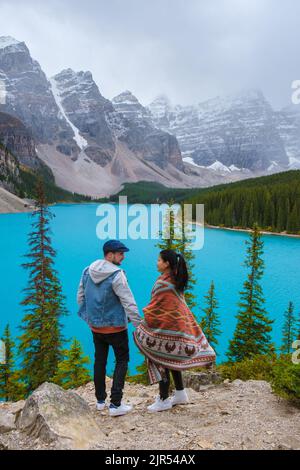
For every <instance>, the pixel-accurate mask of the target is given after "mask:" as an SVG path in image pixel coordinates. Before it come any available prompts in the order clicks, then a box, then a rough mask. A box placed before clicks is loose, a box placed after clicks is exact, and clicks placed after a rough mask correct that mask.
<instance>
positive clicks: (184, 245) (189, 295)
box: [176, 204, 197, 310]
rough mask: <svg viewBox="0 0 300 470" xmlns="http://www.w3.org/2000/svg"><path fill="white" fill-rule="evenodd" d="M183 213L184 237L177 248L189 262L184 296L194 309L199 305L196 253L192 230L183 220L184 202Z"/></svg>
mask: <svg viewBox="0 0 300 470" xmlns="http://www.w3.org/2000/svg"><path fill="white" fill-rule="evenodd" d="M181 214H182V238H181V240H178V241H177V246H176V250H177V252H179V253H181V255H182V256H183V257H184V259H185V261H186V264H187V270H188V275H189V282H188V286H187V289H186V290H185V292H184V297H185V300H186V303H187V304H188V306H189V308H190V309H191V310H193V309H194V308H195V307H196V306H197V303H196V296H195V295H194V293H193V290H194V286H195V284H196V279H195V276H194V267H195V265H194V263H193V260H194V259H195V254H194V252H193V250H192V237H191V230H190V229H189V228H188V227H187V226H186V224H185V223H184V220H183V216H184V205H183V204H181Z"/></svg>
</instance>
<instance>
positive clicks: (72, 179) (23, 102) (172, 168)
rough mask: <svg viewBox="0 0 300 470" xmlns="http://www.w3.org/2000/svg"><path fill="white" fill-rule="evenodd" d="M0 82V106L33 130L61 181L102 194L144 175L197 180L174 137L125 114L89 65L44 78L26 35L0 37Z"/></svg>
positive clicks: (174, 182)
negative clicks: (105, 92) (23, 39)
mask: <svg viewBox="0 0 300 470" xmlns="http://www.w3.org/2000/svg"><path fill="white" fill-rule="evenodd" d="M0 84H1V88H0V93H1V96H0V111H1V112H3V113H8V114H9V115H11V116H13V117H17V118H18V119H20V120H21V121H22V123H24V125H25V126H26V128H27V129H29V130H31V132H32V135H33V138H34V141H35V148H36V149H37V153H38V156H39V157H40V158H41V159H42V160H43V161H44V162H45V163H46V164H47V165H48V166H49V167H50V168H51V169H52V171H53V174H54V175H55V179H56V183H57V184H58V185H60V186H62V187H64V188H66V189H68V190H71V191H76V192H81V193H85V194H91V195H97V196H99V195H107V194H110V193H111V192H113V191H116V190H118V189H119V188H120V186H121V185H122V183H123V182H125V181H139V180H141V179H145V180H150V181H160V182H161V183H163V184H166V185H169V186H190V185H195V184H196V182H195V179H193V178H192V177H190V176H188V175H186V174H185V173H184V171H183V170H184V164H183V162H182V158H181V153H180V149H179V146H178V143H177V140H176V137H174V136H173V135H170V134H168V133H166V132H164V131H162V130H159V129H156V128H155V127H154V126H153V125H152V124H151V123H150V122H145V123H142V122H136V121H135V120H134V119H133V117H132V116H130V115H128V114H127V116H126V111H125V108H124V103H125V100H123V99H121V98H119V100H116V102H118V104H117V103H116V108H118V105H119V106H121V107H122V111H123V112H124V114H123V112H121V111H120V109H115V107H114V106H113V104H112V103H111V102H110V101H109V100H107V99H105V98H104V97H103V96H102V95H101V93H100V91H99V89H98V87H97V85H96V83H95V82H94V80H93V77H92V74H91V73H90V72H89V71H86V72H74V71H73V70H71V69H66V70H63V71H62V72H60V73H59V74H57V75H55V77H53V78H51V79H48V78H47V77H46V75H45V74H44V72H43V71H42V69H41V67H40V65H39V63H38V62H37V61H35V60H33V59H32V58H31V56H30V52H29V50H28V48H27V46H26V44H25V43H24V42H20V41H17V40H15V39H13V38H10V37H3V38H1V40H0ZM136 101H137V100H136ZM141 109H142V111H143V108H142V107H141ZM145 112H146V110H145ZM148 114H149V113H148Z"/></svg>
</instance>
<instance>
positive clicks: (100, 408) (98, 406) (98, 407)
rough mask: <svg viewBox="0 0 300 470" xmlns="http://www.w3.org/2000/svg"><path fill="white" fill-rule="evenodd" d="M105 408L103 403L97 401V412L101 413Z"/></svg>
mask: <svg viewBox="0 0 300 470" xmlns="http://www.w3.org/2000/svg"><path fill="white" fill-rule="evenodd" d="M105 407H106V403H105V401H98V402H97V404H96V409H97V411H103V410H105Z"/></svg>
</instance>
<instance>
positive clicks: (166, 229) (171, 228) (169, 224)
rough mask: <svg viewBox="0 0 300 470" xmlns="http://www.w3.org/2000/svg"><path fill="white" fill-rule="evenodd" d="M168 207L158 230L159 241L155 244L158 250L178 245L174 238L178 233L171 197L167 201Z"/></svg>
mask: <svg viewBox="0 0 300 470" xmlns="http://www.w3.org/2000/svg"><path fill="white" fill-rule="evenodd" d="M167 205H168V208H167V210H166V213H165V215H164V219H163V228H162V230H161V231H160V232H159V237H160V239H161V240H160V241H159V242H158V243H157V244H156V246H157V247H158V248H159V249H160V250H175V251H176V249H177V245H178V238H177V239H176V234H177V235H178V229H179V227H178V222H177V219H176V214H175V213H174V209H173V205H174V201H173V200H172V199H171V200H169V201H168V202H167Z"/></svg>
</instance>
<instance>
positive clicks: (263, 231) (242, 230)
mask: <svg viewBox="0 0 300 470" xmlns="http://www.w3.org/2000/svg"><path fill="white" fill-rule="evenodd" d="M193 223H195V224H196V225H201V224H199V222H193ZM204 228H217V229H220V230H231V231H234V232H251V231H252V230H251V229H249V228H232V227H221V226H220V225H210V224H204ZM260 233H262V234H263V235H277V236H280V237H291V238H300V235H296V234H293V233H286V232H268V231H266V230H261V231H260Z"/></svg>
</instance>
